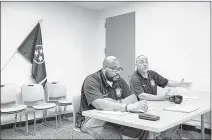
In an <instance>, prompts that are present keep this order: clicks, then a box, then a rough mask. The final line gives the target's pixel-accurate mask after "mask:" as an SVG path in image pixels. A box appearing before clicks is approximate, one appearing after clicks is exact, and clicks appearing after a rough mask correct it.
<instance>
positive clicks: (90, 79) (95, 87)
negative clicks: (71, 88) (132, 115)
mask: <svg viewBox="0 0 212 140" xmlns="http://www.w3.org/2000/svg"><path fill="white" fill-rule="evenodd" d="M116 88H120V89H121V97H120V98H122V99H124V98H126V97H128V96H130V95H132V94H134V92H133V91H132V89H131V88H130V87H129V86H128V84H127V83H126V82H125V81H124V79H123V78H120V79H119V81H117V82H116V83H113V85H112V87H111V86H110V85H109V84H108V83H107V82H106V78H105V76H104V74H103V72H102V70H99V71H97V72H95V73H93V74H91V75H89V76H87V77H86V79H85V81H84V83H83V86H82V89H81V104H80V112H82V111H85V110H89V109H94V106H93V105H92V102H93V101H94V100H96V99H102V98H112V99H114V100H118V99H119V98H118V97H117V95H116V90H115V89H116Z"/></svg>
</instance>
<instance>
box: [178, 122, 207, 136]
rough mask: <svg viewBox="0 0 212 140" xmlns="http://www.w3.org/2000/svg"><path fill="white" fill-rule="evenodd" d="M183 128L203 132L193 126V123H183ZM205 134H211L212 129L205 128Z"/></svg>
mask: <svg viewBox="0 0 212 140" xmlns="http://www.w3.org/2000/svg"><path fill="white" fill-rule="evenodd" d="M182 129H183V130H191V131H195V132H199V133H201V129H198V128H196V127H195V126H191V125H186V124H183V125H182ZM205 134H210V135H211V129H208V128H205Z"/></svg>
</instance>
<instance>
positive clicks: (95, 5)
mask: <svg viewBox="0 0 212 140" xmlns="http://www.w3.org/2000/svg"><path fill="white" fill-rule="evenodd" d="M70 3H71V4H74V5H77V6H80V7H83V8H86V9H90V10H94V11H101V10H104V9H107V8H111V7H115V6H119V5H122V4H125V3H129V2H70Z"/></svg>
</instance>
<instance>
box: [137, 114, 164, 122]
mask: <svg viewBox="0 0 212 140" xmlns="http://www.w3.org/2000/svg"><path fill="white" fill-rule="evenodd" d="M138 117H139V119H144V120H151V121H157V120H159V119H160V117H159V116H156V115H151V114H146V113H139V115H138Z"/></svg>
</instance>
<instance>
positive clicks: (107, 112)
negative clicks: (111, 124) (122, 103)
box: [96, 110, 129, 116]
mask: <svg viewBox="0 0 212 140" xmlns="http://www.w3.org/2000/svg"><path fill="white" fill-rule="evenodd" d="M96 112H98V113H103V114H109V115H118V116H121V115H125V114H128V113H129V112H121V111H106V110H96Z"/></svg>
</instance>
